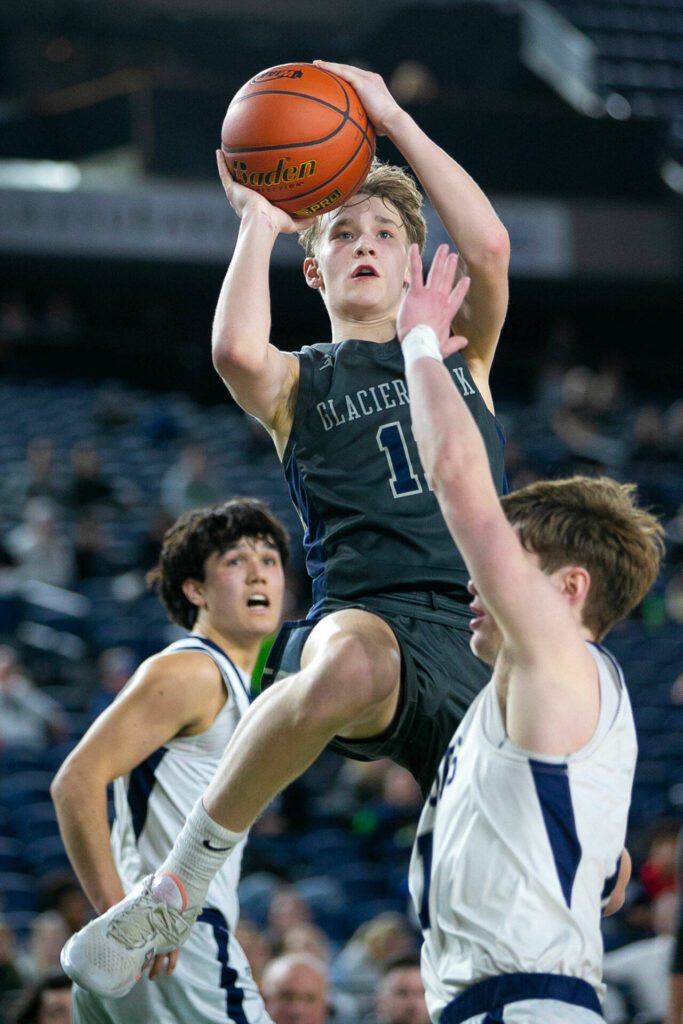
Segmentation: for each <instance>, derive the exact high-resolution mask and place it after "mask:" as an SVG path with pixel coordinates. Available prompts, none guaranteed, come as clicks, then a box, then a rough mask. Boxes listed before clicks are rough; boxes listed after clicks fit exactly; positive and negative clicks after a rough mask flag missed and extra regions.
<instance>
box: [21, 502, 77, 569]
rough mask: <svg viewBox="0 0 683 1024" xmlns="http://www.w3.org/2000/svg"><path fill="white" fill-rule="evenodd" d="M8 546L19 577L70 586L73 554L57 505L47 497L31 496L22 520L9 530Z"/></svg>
mask: <svg viewBox="0 0 683 1024" xmlns="http://www.w3.org/2000/svg"><path fill="white" fill-rule="evenodd" d="M6 543H7V547H8V549H9V552H10V554H11V555H12V556H13V557H14V559H15V561H16V563H17V566H16V569H15V570H14V575H15V578H16V579H17V580H18V581H26V580H37V581H38V582H40V583H48V584H50V585H51V586H53V587H69V586H71V584H72V582H73V578H74V557H73V550H72V547H71V545H70V544H69V543H68V542H67V540H66V538H65V537H64V535H63V533H62V531H61V529H60V526H59V523H58V520H57V507H56V506H55V505H54V503H53V502H52V501H49V500H48V499H47V498H31V499H30V501H28V502H27V503H26V507H25V508H24V518H23V522H22V523H20V524H19V526H15V527H14V529H13V530H10V532H9V533H8V534H7V537H6Z"/></svg>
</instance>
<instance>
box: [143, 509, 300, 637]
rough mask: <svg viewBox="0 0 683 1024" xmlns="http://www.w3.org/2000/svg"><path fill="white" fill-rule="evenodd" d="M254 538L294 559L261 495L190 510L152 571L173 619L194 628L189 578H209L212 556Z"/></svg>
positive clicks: (169, 537) (171, 531)
mask: <svg viewBox="0 0 683 1024" xmlns="http://www.w3.org/2000/svg"><path fill="white" fill-rule="evenodd" d="M242 537H252V538H254V539H256V540H265V541H267V542H268V543H271V544H273V546H274V547H276V548H277V550H278V551H279V553H280V559H281V561H282V565H283V566H285V565H286V564H287V560H288V558H289V536H288V534H287V530H286V529H285V527H284V525H283V524H282V523H281V522H280V520H279V519H277V518H276V517H275V516H274V515H273V513H272V512H271V511H270V509H269V508H268V506H267V505H265V504H264V502H262V501H259V500H258V499H256V498H232V499H231V500H230V501H224V502H222V503H221V504H220V505H209V506H206V507H205V508H197V509H192V510H191V511H190V512H185V513H184V514H183V515H182V516H180V518H179V519H177V520H176V522H175V523H174V524H173V525H172V526H170V527H169V529H168V530H167V531H166V533H165V534H164V539H163V543H162V545H161V552H160V554H159V561H158V562H157V564H156V565H155V567H154V568H153V569H150V571H149V572H148V573H147V576H146V579H147V583H148V584H149V585H150V586H151V587H154V588H155V589H156V591H157V592H158V594H159V598H160V600H161V603H162V604H163V606H164V608H165V609H166V611H167V612H168V617H169V618H170V619H171V621H172V622H175V623H176V624H177V625H179V626H182V627H183V628H184V629H192V627H193V626H194V624H195V621H196V618H197V615H198V612H199V609H198V608H196V607H195V605H193V604H192V603H191V602H190V601H188V599H187V598H186V597H185V594H184V593H183V583H184V582H185V580H188V579H194V580H200V581H201V580H203V579H204V572H205V566H206V560H207V558H208V557H209V556H210V555H212V554H214V552H219V553H220V552H223V551H226V550H227V549H228V548H230V547H232V545H233V544H235V543H236V542H237V541H238V540H240V538H242Z"/></svg>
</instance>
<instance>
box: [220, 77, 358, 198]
mask: <svg viewBox="0 0 683 1024" xmlns="http://www.w3.org/2000/svg"><path fill="white" fill-rule="evenodd" d="M221 148H222V150H223V152H224V153H225V155H226V157H227V160H228V167H229V170H230V173H231V174H232V176H233V177H234V178H235V180H236V181H239V182H240V183H241V184H242V185H246V186H247V187H248V188H253V189H255V191H257V192H260V193H261V194H262V195H264V196H265V197H266V199H268V200H269V202H271V203H273V204H274V205H275V206H279V207H280V208H281V209H282V210H286V211H287V213H290V214H292V216H294V217H308V216H310V215H311V214H318V213H325V212H327V211H328V210H333V209H334V208H335V207H336V206H340V205H341V204H342V203H344V202H345V201H346V200H347V199H348V198H349V196H352V195H353V193H354V192H357V191H358V189H359V188H360V187H361V185H362V184H363V182H364V181H365V178H366V176H367V173H368V171H369V170H370V165H371V163H372V158H373V156H374V155H375V132H374V129H373V127H372V124H371V123H370V122H369V121H368V117H367V114H366V113H365V110H364V109H363V106H362V104H361V102H360V100H359V99H358V96H357V94H356V92H355V90H354V89H352V88H351V86H350V85H349V84H348V82H345V81H344V80H343V79H341V78H339V76H338V75H333V74H331V72H329V71H323V70H322V68H317V67H316V66H315V65H314V64H279V65H278V66H277V67H274V68H267V69H266V70H265V71H261V72H260V74H258V75H256V76H255V77H254V78H252V79H250V81H248V82H247V83H246V84H245V85H243V86H242V88H241V89H240V90H239V92H237V93H236V94H235V96H234V97H233V99H232V101H231V103H230V106H229V107H228V110H227V113H226V115H225V119H224V121H223V128H222V131H221Z"/></svg>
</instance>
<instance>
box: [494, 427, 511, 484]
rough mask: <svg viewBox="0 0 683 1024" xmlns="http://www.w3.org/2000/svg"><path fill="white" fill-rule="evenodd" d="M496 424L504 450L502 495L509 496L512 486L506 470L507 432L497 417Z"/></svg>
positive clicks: (501, 479) (501, 480) (501, 482)
mask: <svg viewBox="0 0 683 1024" xmlns="http://www.w3.org/2000/svg"><path fill="white" fill-rule="evenodd" d="M494 424H495V427H496V433H497V434H498V440H499V441H500V444H501V447H502V449H503V471H502V475H501V478H500V494H501V495H503V494H509V493H510V484H509V483H508V475H507V471H506V469H505V446H506V445H507V438H506V436H505V431H504V430H503V427H502V426H501V424H500V422H499V421H498V420H497V419H495V417H494Z"/></svg>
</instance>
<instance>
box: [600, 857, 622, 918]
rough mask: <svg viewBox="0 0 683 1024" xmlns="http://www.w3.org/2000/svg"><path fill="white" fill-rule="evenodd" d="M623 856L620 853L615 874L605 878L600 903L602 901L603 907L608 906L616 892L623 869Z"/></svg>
mask: <svg viewBox="0 0 683 1024" xmlns="http://www.w3.org/2000/svg"><path fill="white" fill-rule="evenodd" d="M622 857H623V854H622V853H620V854H619V856H618V857H617V866H616V869H615V871H614V874H613V875H610V876H609V878H606V879H605V884H604V886H603V887H602V893H601V894H600V903H601V905H602V906H603V907H605V906H607V904H608V903H609V898H610V896H611V895H612V893H613V892H614V889H615V887H616V884H617V880H618V878H619V872H620V870H621V860H622Z"/></svg>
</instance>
